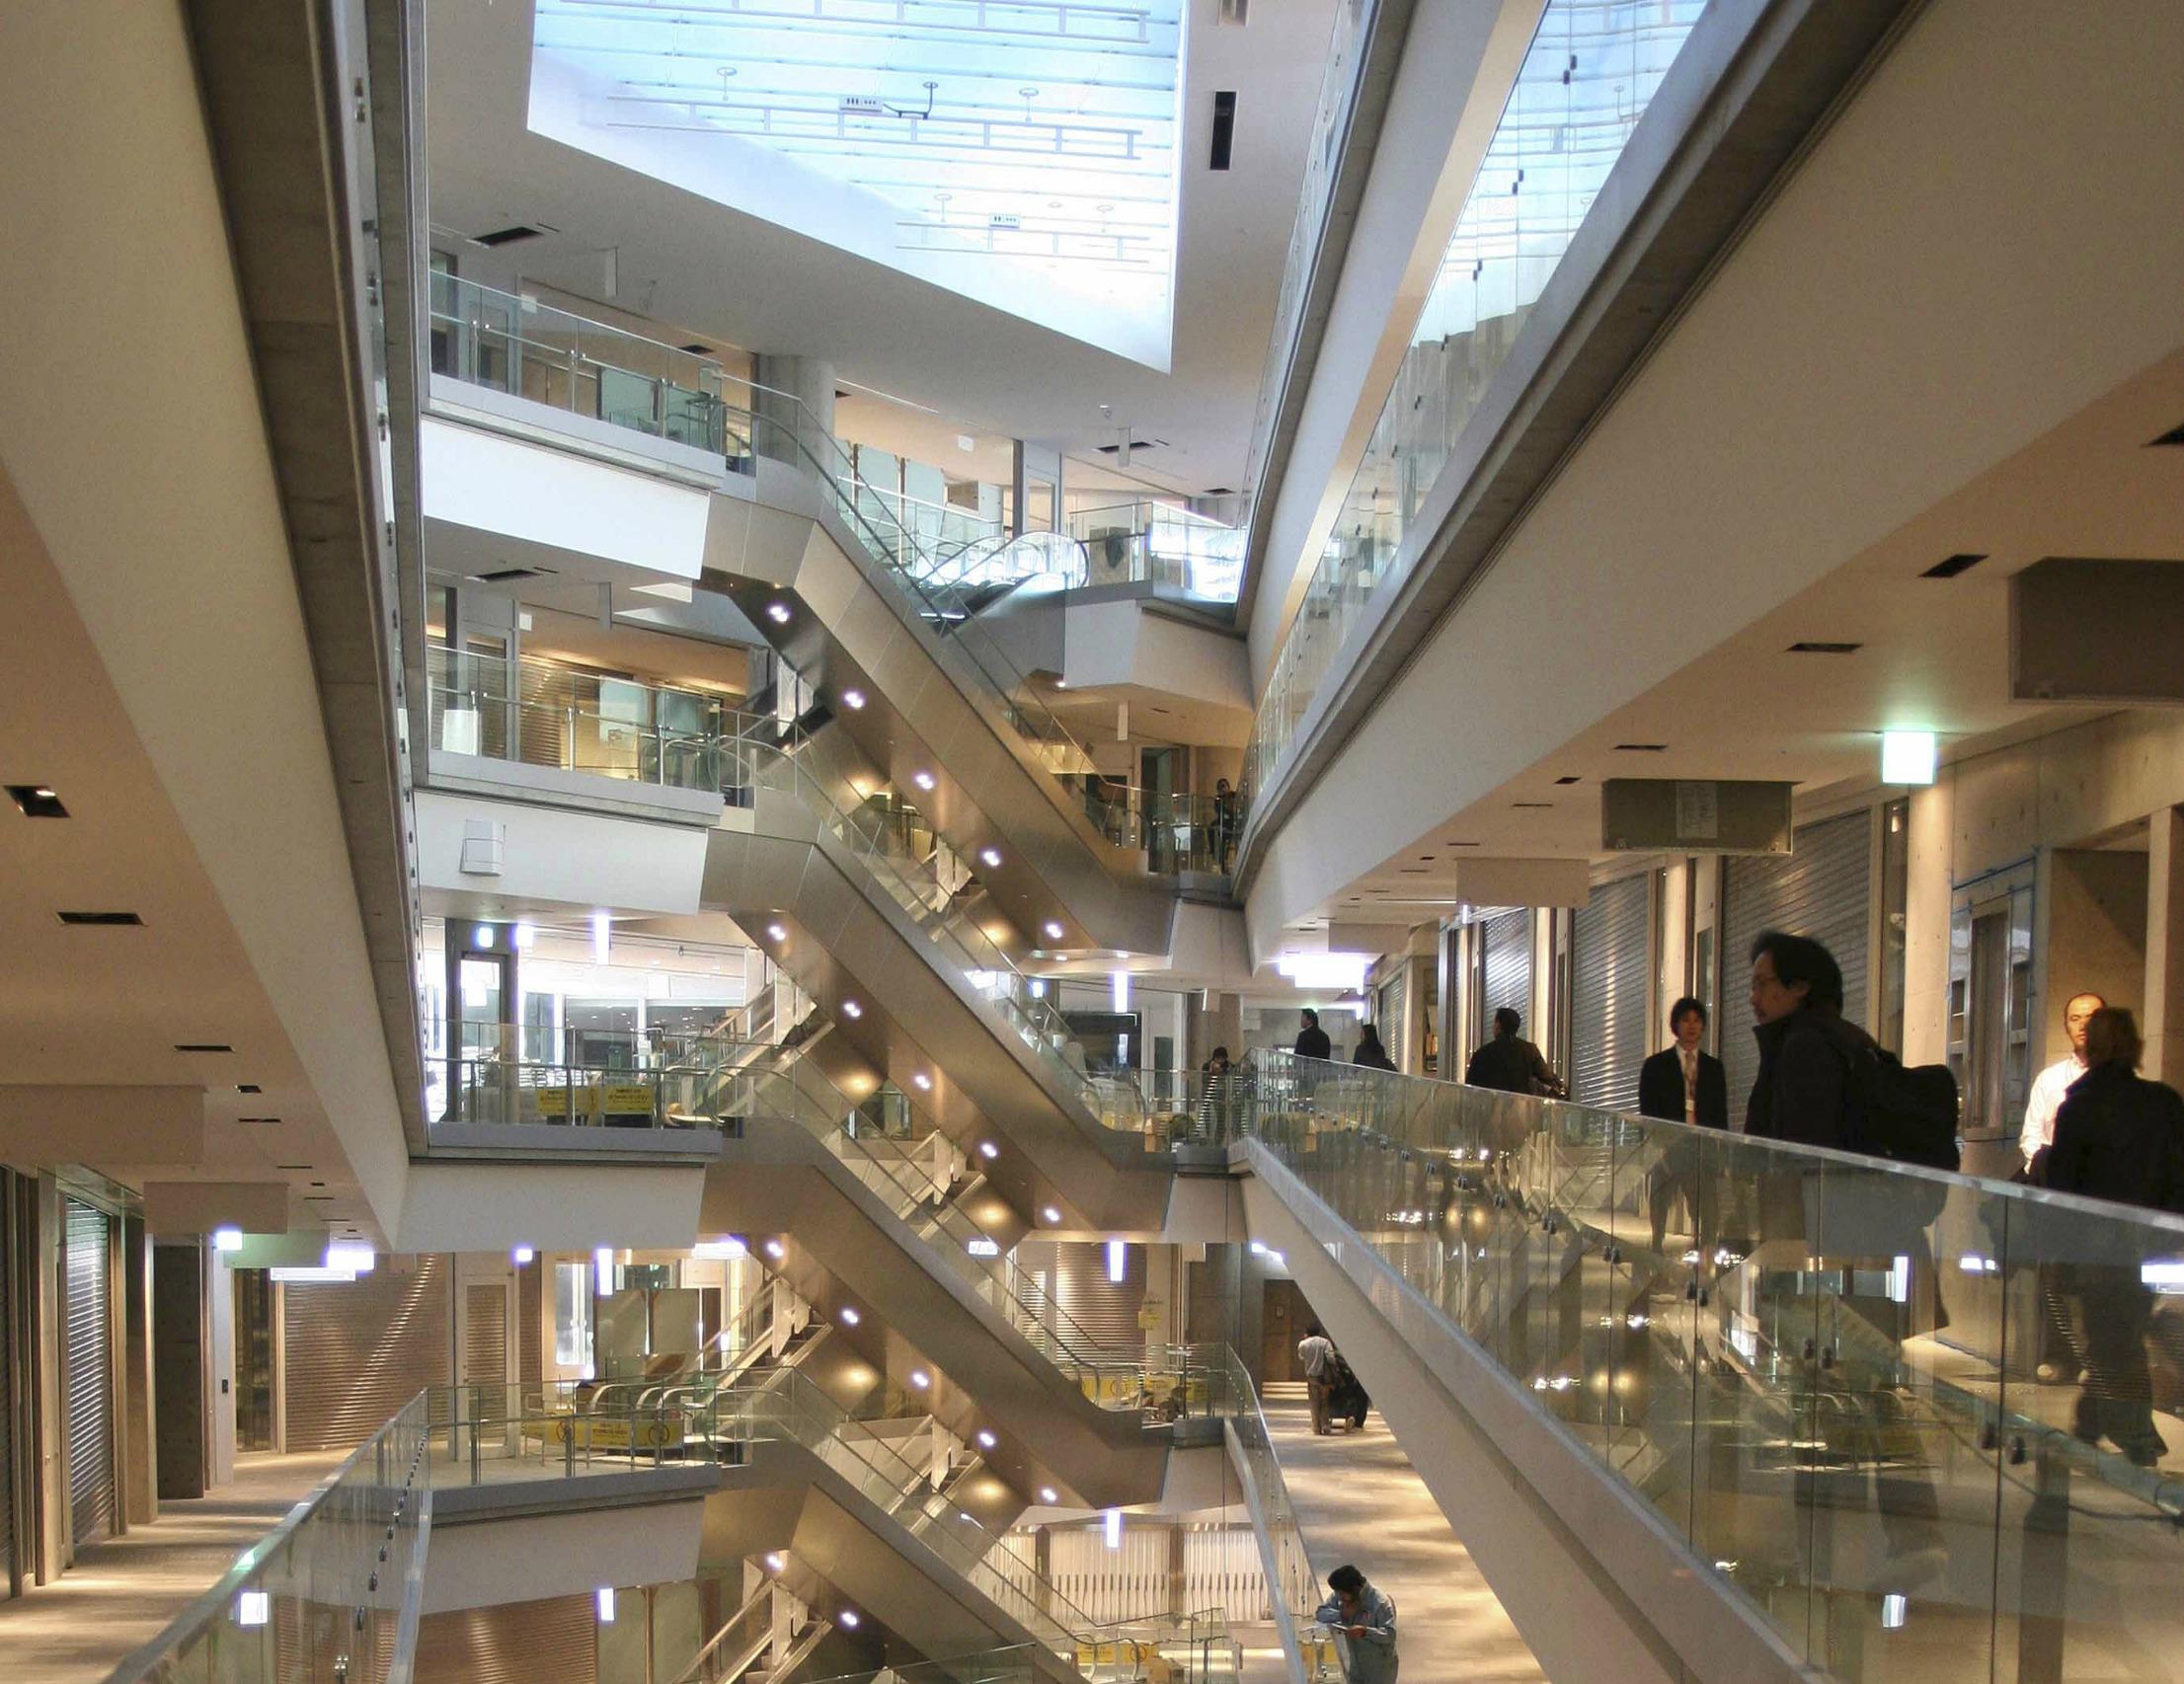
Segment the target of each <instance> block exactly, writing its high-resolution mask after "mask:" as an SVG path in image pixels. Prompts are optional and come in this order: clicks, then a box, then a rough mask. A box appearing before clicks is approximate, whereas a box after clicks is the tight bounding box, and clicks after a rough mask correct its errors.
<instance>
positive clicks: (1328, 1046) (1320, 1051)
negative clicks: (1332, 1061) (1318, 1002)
mask: <svg viewBox="0 0 2184 1684" xmlns="http://www.w3.org/2000/svg"><path fill="white" fill-rule="evenodd" d="M1302 1021H1303V1025H1304V1027H1303V1028H1302V1029H1300V1030H1298V1031H1297V1032H1296V1045H1295V1046H1294V1047H1292V1048H1291V1049H1290V1050H1291V1051H1293V1052H1294V1053H1295V1054H1296V1055H1297V1057H1299V1058H1332V1057H1334V1056H1335V1043H1334V1042H1333V1041H1331V1040H1329V1039H1328V1038H1327V1032H1326V1031H1325V1030H1323V1029H1321V1028H1320V1027H1319V1014H1318V1013H1317V1012H1315V1011H1313V1010H1312V1009H1311V1007H1309V1006H1307V1007H1305V1008H1304V1011H1303V1013H1302Z"/></svg>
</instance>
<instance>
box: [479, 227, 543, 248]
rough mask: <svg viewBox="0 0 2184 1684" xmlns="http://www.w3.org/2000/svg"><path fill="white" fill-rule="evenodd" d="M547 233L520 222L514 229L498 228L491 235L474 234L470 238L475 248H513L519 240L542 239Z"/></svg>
mask: <svg viewBox="0 0 2184 1684" xmlns="http://www.w3.org/2000/svg"><path fill="white" fill-rule="evenodd" d="M545 232H546V230H545V229H543V228H532V227H529V226H527V225H526V224H523V223H520V222H519V223H517V224H516V225H515V226H514V227H513V228H496V229H495V230H494V231H493V232H492V233H490V234H473V235H471V236H470V243H471V244H472V245H473V246H512V245H514V244H515V243H516V241H518V240H536V239H540V238H542V237H543V236H544V235H545Z"/></svg>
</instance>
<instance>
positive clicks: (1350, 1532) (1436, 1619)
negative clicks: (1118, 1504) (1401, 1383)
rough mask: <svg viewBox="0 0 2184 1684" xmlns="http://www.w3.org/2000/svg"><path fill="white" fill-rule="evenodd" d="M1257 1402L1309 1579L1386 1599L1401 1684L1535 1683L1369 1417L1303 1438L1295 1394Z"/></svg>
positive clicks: (1494, 1607)
mask: <svg viewBox="0 0 2184 1684" xmlns="http://www.w3.org/2000/svg"><path fill="white" fill-rule="evenodd" d="M1265 1402H1266V1412H1267V1427H1268V1430H1269V1431H1270V1432H1271V1433H1272V1434H1273V1436H1274V1447H1275V1453H1276V1455H1277V1456H1279V1457H1280V1458H1281V1461H1282V1474H1283V1478H1284V1480H1285V1481H1286V1482H1287V1485H1288V1488H1289V1497H1290V1500H1291V1501H1292V1502H1294V1503H1295V1505H1296V1512H1297V1519H1298V1522H1299V1523H1300V1524H1301V1525H1302V1527H1303V1529H1304V1543H1305V1548H1306V1549H1307V1550H1308V1551H1309V1552H1310V1554H1311V1558H1312V1567H1313V1569H1314V1570H1315V1571H1316V1572H1318V1573H1319V1575H1320V1577H1321V1579H1322V1581H1323V1582H1324V1580H1325V1578H1326V1575H1327V1573H1328V1572H1329V1571H1330V1570H1331V1569H1334V1568H1337V1567H1339V1566H1341V1565H1342V1564H1343V1563H1345V1562H1352V1563H1355V1564H1356V1565H1357V1566H1358V1567H1359V1568H1361V1569H1364V1571H1365V1576H1366V1577H1367V1578H1369V1579H1370V1580H1371V1581H1372V1582H1373V1583H1374V1584H1376V1585H1378V1586H1379V1587H1380V1588H1381V1589H1382V1590H1384V1591H1386V1592H1387V1593H1388V1594H1389V1595H1390V1596H1392V1597H1393V1598H1395V1612H1396V1630H1397V1633H1398V1634H1399V1641H1398V1643H1397V1653H1398V1655H1399V1656H1400V1657H1401V1660H1402V1673H1403V1677H1404V1678H1405V1680H1407V1681H1415V1684H1455V1681H1457V1680H1471V1679H1489V1680H1497V1681H1499V1680H1531V1679H1544V1678H1545V1676H1546V1674H1545V1673H1543V1672H1541V1671H1540V1670H1539V1663H1538V1662H1537V1661H1535V1660H1534V1659H1533V1658H1532V1654H1531V1650H1530V1649H1529V1648H1528V1647H1527V1646H1525V1644H1524V1640H1523V1639H1522V1638H1521V1637H1519V1636H1518V1635H1517V1628H1516V1627H1515V1626H1513V1625H1511V1624H1510V1620H1509V1616H1508V1615H1507V1614H1505V1613H1504V1612H1503V1611H1502V1604H1501V1602H1500V1601H1499V1600H1498V1599H1497V1598H1496V1597H1495V1594H1494V1592H1493V1591H1492V1590H1491V1589H1489V1588H1488V1586H1487V1582H1486V1580H1485V1578H1484V1577H1482V1576H1481V1575H1480V1572H1479V1569H1478V1568H1477V1567H1476V1566H1475V1565H1474V1564H1473V1563H1472V1560H1471V1553H1470V1552H1469V1551H1468V1550H1466V1549H1465V1548H1464V1547H1463V1546H1462V1545H1461V1544H1460V1543H1458V1542H1457V1541H1456V1536H1455V1534H1454V1533H1453V1532H1452V1531H1450V1530H1449V1527H1448V1522H1447V1520H1446V1519H1445V1518H1444V1517H1443V1514H1442V1512H1441V1509H1440V1507H1439V1505H1438V1504H1436V1503H1435V1501H1434V1499H1433V1497H1432V1496H1431V1495H1430V1494H1429V1493H1427V1490H1426V1486H1425V1483H1424V1482H1423V1481H1422V1480H1420V1479H1419V1477H1418V1475H1417V1474H1416V1473H1414V1472H1413V1471H1412V1469H1411V1464H1410V1458H1409V1457H1407V1456H1405V1455H1404V1454H1403V1451H1402V1447H1401V1446H1400V1445H1398V1444H1397V1443H1396V1442H1395V1437H1394V1435H1393V1434H1392V1433H1390V1432H1389V1431H1388V1429H1387V1427H1386V1426H1385V1424H1383V1423H1382V1421H1381V1420H1380V1417H1379V1416H1377V1415H1375V1416H1369V1417H1368V1418H1367V1420H1366V1422H1365V1430H1364V1431H1362V1432H1357V1433H1350V1432H1341V1433H1337V1434H1335V1435H1334V1436H1332V1437H1328V1438H1315V1437H1313V1436H1312V1422H1311V1416H1310V1414H1309V1412H1308V1410H1307V1408H1306V1405H1305V1400H1304V1388H1303V1387H1302V1386H1301V1385H1286V1384H1283V1383H1281V1382H1276V1383H1274V1384H1272V1385H1269V1386H1268V1387H1267V1391H1266V1400H1265Z"/></svg>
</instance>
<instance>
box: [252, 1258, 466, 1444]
mask: <svg viewBox="0 0 2184 1684" xmlns="http://www.w3.org/2000/svg"><path fill="white" fill-rule="evenodd" d="M453 1273H454V1271H453V1269H452V1267H451V1266H450V1263H449V1260H448V1259H446V1258H444V1257H440V1256H437V1255H424V1256H420V1257H419V1258H418V1259H417V1266H416V1267H415V1268H414V1269H412V1270H410V1271H409V1272H407V1273H402V1272H398V1271H397V1270H396V1269H395V1268H394V1267H393V1266H392V1263H391V1262H390V1260H388V1259H386V1258H381V1259H380V1260H379V1266H378V1267H377V1268H375V1269H374V1270H372V1272H371V1273H369V1274H366V1275H360V1276H358V1277H357V1278H356V1279H355V1280H351V1281H329V1282H325V1283H323V1284H322V1283H309V1284H301V1283H293V1282H291V1283H290V1284H289V1285H287V1286H284V1287H283V1288H282V1289H281V1303H282V1311H281V1320H282V1329H283V1339H284V1340H285V1350H286V1357H285V1363H284V1370H285V1374H286V1379H287V1394H286V1396H287V1406H288V1448H289V1449H290V1450H291V1451H294V1450H340V1449H345V1448H347V1447H349V1446H351V1445H354V1444H361V1443H362V1442H363V1441H364V1440H365V1439H366V1438H369V1437H370V1436H371V1435H372V1434H373V1433H374V1432H376V1431H378V1430H379V1428H380V1427H381V1426H383V1425H384V1424H385V1423H386V1422H387V1420H388V1419H389V1418H390V1417H391V1416H393V1415H394V1413H395V1412H396V1411H397V1410H399V1409H400V1408H401V1407H402V1406H403V1405H404V1404H406V1403H408V1402H409V1401H410V1400H411V1399H412V1398H414V1397H416V1396H417V1394H418V1392H419V1391H420V1390H421V1389H422V1388H424V1387H426V1386H444V1385H446V1384H448V1382H449V1381H450V1380H451V1379H452V1378H453V1375H452V1373H451V1368H452V1356H453V1352H452V1349H451V1344H452V1340H453V1338H454V1334H453V1329H452V1325H451V1324H452V1322H453V1308H454V1307H453V1297H452V1291H451V1287H450V1281H451V1279H452V1276H453Z"/></svg>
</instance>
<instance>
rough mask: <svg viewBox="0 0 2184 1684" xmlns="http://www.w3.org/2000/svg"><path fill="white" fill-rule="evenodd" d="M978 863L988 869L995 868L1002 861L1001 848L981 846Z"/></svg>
mask: <svg viewBox="0 0 2184 1684" xmlns="http://www.w3.org/2000/svg"><path fill="white" fill-rule="evenodd" d="M978 863H979V864H980V865H981V866H983V867H985V868H986V870H987V871H991V870H993V868H994V867H996V866H998V865H999V864H1000V863H1001V850H1000V849H998V848H980V849H979V850H978Z"/></svg>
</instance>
